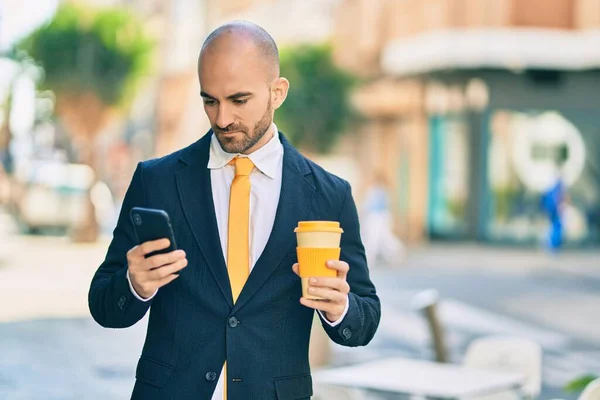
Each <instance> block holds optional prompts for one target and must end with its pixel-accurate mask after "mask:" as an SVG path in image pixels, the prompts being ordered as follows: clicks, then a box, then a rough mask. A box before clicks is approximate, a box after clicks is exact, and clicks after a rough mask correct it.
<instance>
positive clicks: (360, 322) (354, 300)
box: [320, 182, 381, 346]
mask: <svg viewBox="0 0 600 400" xmlns="http://www.w3.org/2000/svg"><path fill="white" fill-rule="evenodd" d="M344 183H345V186H346V190H345V193H346V195H345V199H344V202H343V205H342V211H341V214H340V217H339V221H340V225H341V227H342V229H344V233H343V234H342V242H341V248H342V251H341V255H340V259H341V260H342V261H345V262H347V263H348V265H349V266H350V270H349V271H348V276H347V281H348V284H349V285H350V293H349V294H348V302H349V306H348V313H347V314H346V316H345V317H344V319H343V320H342V321H341V323H340V324H339V325H336V326H335V327H332V326H331V325H330V324H328V323H327V322H326V321H324V320H323V317H322V316H320V318H321V325H322V326H323V328H324V329H325V332H327V334H328V335H329V337H330V338H331V340H333V341H334V342H336V343H338V344H340V345H343V346H365V345H366V344H368V343H369V342H370V341H371V339H372V338H373V336H374V335H375V332H376V331H377V327H378V326H379V319H380V317H381V304H380V302H379V297H378V296H377V293H376V291H375V286H374V285H373V282H371V279H370V278H369V269H368V267H367V260H366V257H365V249H364V246H363V244H362V241H361V238H360V226H359V222H358V213H357V211H356V205H355V203H354V199H353V198H352V191H351V188H350V185H349V184H348V183H347V182H344Z"/></svg>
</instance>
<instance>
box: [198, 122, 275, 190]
mask: <svg viewBox="0 0 600 400" xmlns="http://www.w3.org/2000/svg"><path fill="white" fill-rule="evenodd" d="M269 129H272V130H273V137H272V138H271V140H269V141H268V142H267V144H265V145H264V146H263V147H261V148H260V149H258V150H256V151H255V152H253V153H251V154H248V155H245V154H239V153H237V154H235V153H227V152H226V151H225V150H223V148H222V147H221V145H220V144H219V141H218V140H217V136H216V135H215V134H214V133H213V136H212V138H211V141H210V153H209V158H208V168H209V169H221V168H223V167H225V166H226V165H227V164H228V163H229V162H230V161H231V160H233V159H234V158H235V157H237V156H239V157H248V158H250V160H251V161H252V163H253V164H254V166H255V167H256V168H257V169H258V170H259V171H260V172H262V173H263V174H265V175H266V176H268V177H269V178H271V179H274V178H275V176H276V174H277V171H278V167H279V165H280V160H281V156H282V155H283V145H282V144H281V140H279V133H278V131H277V126H275V124H271V127H270V128H269ZM279 170H280V168H279Z"/></svg>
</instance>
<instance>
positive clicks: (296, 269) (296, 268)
mask: <svg viewBox="0 0 600 400" xmlns="http://www.w3.org/2000/svg"><path fill="white" fill-rule="evenodd" d="M292 271H294V273H295V274H296V275H298V276H300V272H299V271H298V263H296V264H294V265H292Z"/></svg>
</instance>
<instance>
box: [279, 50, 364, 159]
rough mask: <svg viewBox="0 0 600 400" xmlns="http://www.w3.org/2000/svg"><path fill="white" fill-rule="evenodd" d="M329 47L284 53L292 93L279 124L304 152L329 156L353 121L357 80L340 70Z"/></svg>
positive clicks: (283, 65) (283, 68) (283, 63)
mask: <svg viewBox="0 0 600 400" xmlns="http://www.w3.org/2000/svg"><path fill="white" fill-rule="evenodd" d="M331 53H332V52H331V47H330V46H329V45H317V46H315V45H301V46H295V47H290V48H287V49H284V50H282V52H281V56H280V61H281V76H283V77H286V78H287V79H288V80H289V81H290V90H289V93H288V97H287V99H286V101H285V103H284V104H283V106H282V107H281V108H280V109H279V110H278V111H277V113H276V118H275V122H276V124H277V126H278V128H280V129H281V130H282V131H283V132H285V133H286V134H287V135H288V136H289V137H290V140H291V141H292V142H293V143H294V144H295V145H296V146H299V147H301V148H305V149H310V150H312V151H316V152H320V153H325V152H327V151H329V150H330V149H331V147H332V146H333V145H334V144H335V143H336V141H337V139H338V137H339V136H340V134H342V133H344V131H345V128H346V126H347V124H348V122H349V121H350V120H351V118H352V110H351V107H350V104H349V94H350V90H351V88H352V85H353V84H354V82H355V79H354V78H353V77H352V76H351V75H349V74H348V73H346V72H344V71H342V70H340V69H339V68H337V67H336V66H335V65H334V63H333V60H332V55H331Z"/></svg>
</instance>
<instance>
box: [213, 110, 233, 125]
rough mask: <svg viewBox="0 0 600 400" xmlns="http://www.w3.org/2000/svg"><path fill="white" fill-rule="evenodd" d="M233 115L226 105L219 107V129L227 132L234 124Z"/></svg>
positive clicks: (217, 122) (217, 121)
mask: <svg viewBox="0 0 600 400" xmlns="http://www.w3.org/2000/svg"><path fill="white" fill-rule="evenodd" d="M233 122H234V119H233V113H232V112H231V111H229V108H228V107H226V106H225V105H220V106H219V111H218V114H217V120H216V124H217V126H218V127H219V128H221V129H223V130H225V129H226V128H227V127H228V126H229V125H231V124H233Z"/></svg>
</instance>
